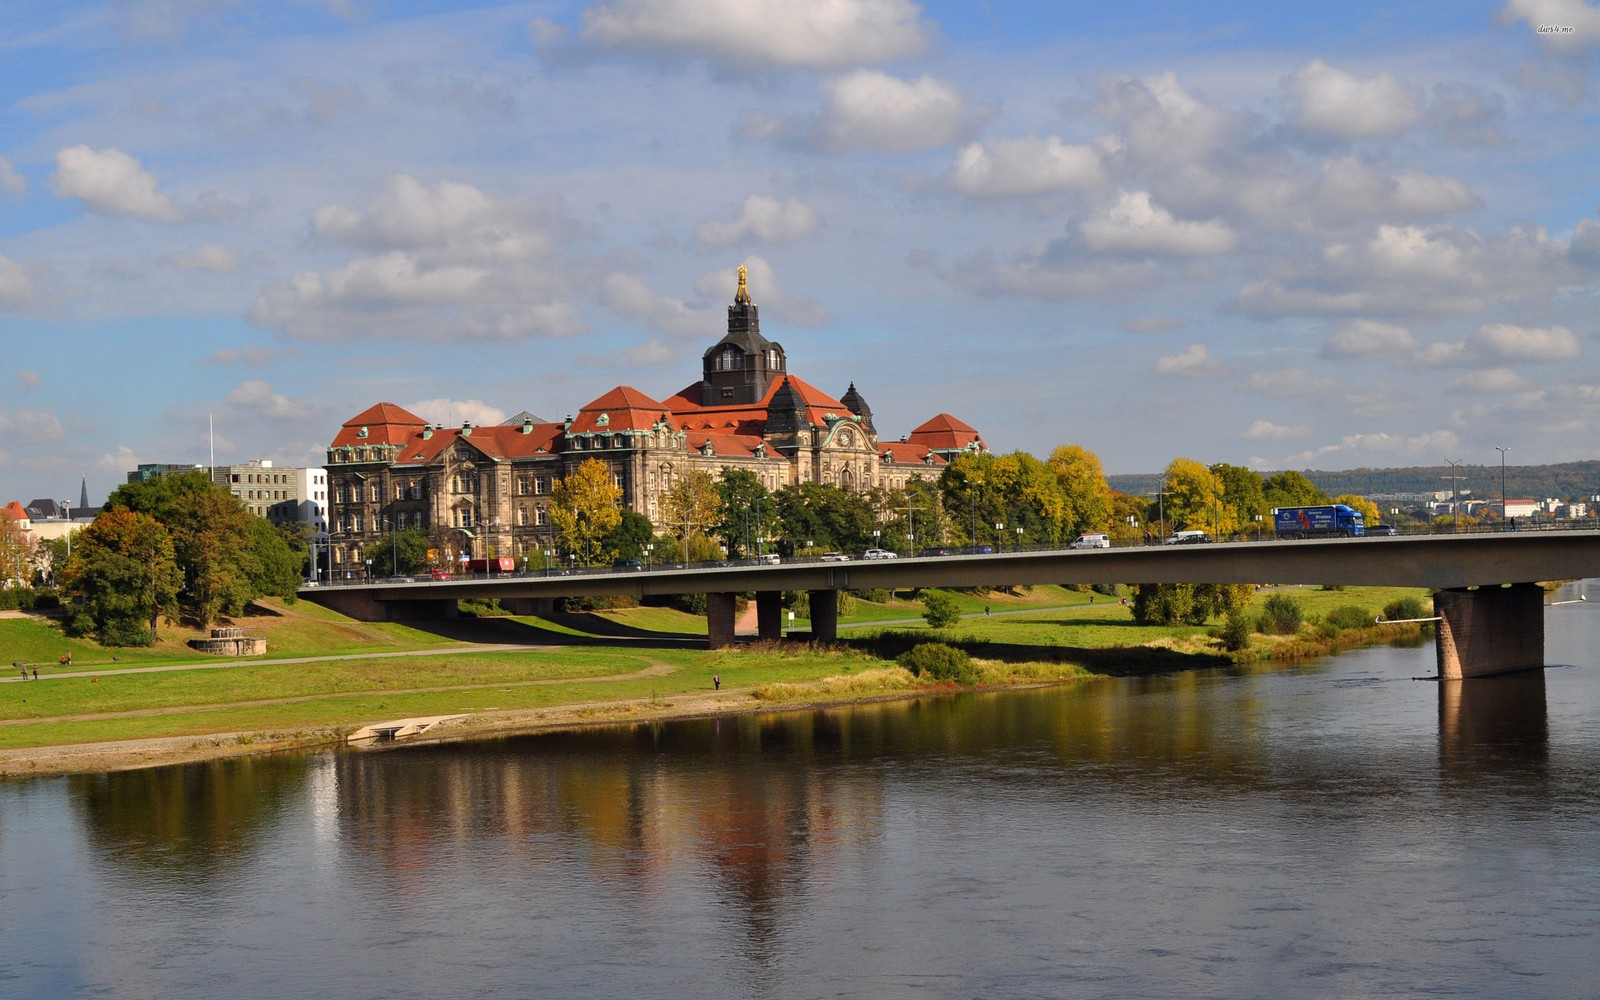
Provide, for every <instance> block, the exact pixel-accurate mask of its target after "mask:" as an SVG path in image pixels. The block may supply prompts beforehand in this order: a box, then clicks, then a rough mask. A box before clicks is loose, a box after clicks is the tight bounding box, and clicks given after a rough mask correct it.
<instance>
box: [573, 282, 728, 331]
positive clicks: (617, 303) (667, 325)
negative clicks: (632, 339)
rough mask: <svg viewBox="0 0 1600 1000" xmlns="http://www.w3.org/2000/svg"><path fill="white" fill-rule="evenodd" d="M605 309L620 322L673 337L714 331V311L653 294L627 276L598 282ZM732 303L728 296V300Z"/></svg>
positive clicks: (715, 314)
mask: <svg viewBox="0 0 1600 1000" xmlns="http://www.w3.org/2000/svg"><path fill="white" fill-rule="evenodd" d="M600 297H601V301H603V302H604V303H605V305H606V308H608V309H610V310H611V311H612V312H614V313H616V314H617V315H618V316H620V317H622V318H623V319H626V320H630V321H632V322H635V323H641V324H643V325H644V326H646V327H648V328H650V329H651V330H655V331H656V332H657V333H664V334H669V335H671V336H674V337H705V336H708V335H710V334H711V332H712V331H714V330H716V328H717V314H718V312H719V310H718V309H716V308H715V307H711V306H702V307H695V306H690V305H687V304H685V303H684V302H681V301H679V300H677V299H672V298H668V297H667V296H665V295H662V294H660V293H659V292H656V291H655V290H654V289H652V288H651V287H650V286H649V285H647V284H645V283H644V280H643V279H641V278H639V277H637V276H635V275H631V274H616V273H613V274H608V275H606V276H605V278H604V279H603V280H602V281H601V282H600ZM729 301H732V296H731V295H730V296H729Z"/></svg>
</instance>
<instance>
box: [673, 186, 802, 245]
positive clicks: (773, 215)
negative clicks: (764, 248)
mask: <svg viewBox="0 0 1600 1000" xmlns="http://www.w3.org/2000/svg"><path fill="white" fill-rule="evenodd" d="M819 221H820V216H818V214H817V210H816V209H814V208H812V207H811V206H810V205H807V204H806V203H805V202H803V201H799V200H797V199H794V198H790V199H788V200H787V201H779V200H777V199H776V198H769V197H767V196H766V195H759V194H752V195H749V196H748V197H746V198H745V200H744V205H743V206H742V207H741V208H740V210H739V217H738V218H736V219H734V220H733V221H732V222H706V223H702V224H701V225H699V226H698V227H696V229H695V236H696V238H698V239H699V240H700V242H702V243H704V244H706V245H708V246H714V247H724V246H728V245H730V244H733V243H738V242H740V241H742V240H747V239H756V240H761V241H763V242H766V243H793V242H794V241H795V240H800V239H804V238H805V237H807V236H810V235H811V234H812V233H814V232H816V231H817V225H818V223H819Z"/></svg>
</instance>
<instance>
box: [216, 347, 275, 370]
mask: <svg viewBox="0 0 1600 1000" xmlns="http://www.w3.org/2000/svg"><path fill="white" fill-rule="evenodd" d="M295 354H296V352H295V351H293V350H283V349H273V348H268V347H262V346H261V345H260V344H251V345H249V346H247V347H224V348H221V349H220V350H216V351H213V352H211V354H210V356H209V357H207V358H206V361H207V362H208V363H210V364H213V365H250V366H252V367H254V366H258V365H268V364H272V363H273V362H275V361H281V360H283V359H284V358H291V357H294V355H295Z"/></svg>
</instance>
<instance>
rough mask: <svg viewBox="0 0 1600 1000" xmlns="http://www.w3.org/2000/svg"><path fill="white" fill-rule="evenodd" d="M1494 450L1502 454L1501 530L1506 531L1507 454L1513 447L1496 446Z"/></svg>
mask: <svg viewBox="0 0 1600 1000" xmlns="http://www.w3.org/2000/svg"><path fill="white" fill-rule="evenodd" d="M1494 450H1495V451H1498V452H1499V453H1500V530H1501V531H1504V530H1505V528H1506V525H1507V524H1508V523H1509V522H1507V520H1506V452H1508V451H1510V450H1511V446H1510V445H1506V446H1505V447H1504V448H1502V447H1500V446H1499V445H1495V446H1494Z"/></svg>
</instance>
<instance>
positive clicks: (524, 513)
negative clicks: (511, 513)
mask: <svg viewBox="0 0 1600 1000" xmlns="http://www.w3.org/2000/svg"><path fill="white" fill-rule="evenodd" d="M517 523H518V524H521V525H526V524H527V523H528V508H526V507H518V508H517Z"/></svg>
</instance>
